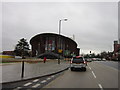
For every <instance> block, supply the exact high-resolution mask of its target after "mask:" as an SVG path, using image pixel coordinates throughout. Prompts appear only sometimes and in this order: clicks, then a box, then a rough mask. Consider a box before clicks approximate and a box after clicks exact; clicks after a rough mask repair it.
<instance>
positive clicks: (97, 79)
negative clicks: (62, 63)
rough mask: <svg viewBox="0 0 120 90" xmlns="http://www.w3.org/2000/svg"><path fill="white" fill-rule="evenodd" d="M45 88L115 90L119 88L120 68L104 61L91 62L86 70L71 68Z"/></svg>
mask: <svg viewBox="0 0 120 90" xmlns="http://www.w3.org/2000/svg"><path fill="white" fill-rule="evenodd" d="M111 63H112V62H111ZM113 64H115V63H113ZM44 88H99V89H100V90H104V89H105V88H113V90H118V89H117V88H118V69H117V68H114V67H112V66H109V65H106V64H103V63H102V62H90V63H88V66H87V71H86V72H83V71H70V69H69V70H68V71H66V72H64V74H62V75H61V76H59V77H58V78H56V79H55V80H54V81H52V82H51V83H49V84H48V85H46V86H45V87H44Z"/></svg>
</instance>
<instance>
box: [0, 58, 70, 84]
mask: <svg viewBox="0 0 120 90" xmlns="http://www.w3.org/2000/svg"><path fill="white" fill-rule="evenodd" d="M21 66H22V63H15V64H9V65H1V66H0V68H2V72H0V73H2V79H1V78H0V80H1V81H2V83H5V82H13V81H18V80H23V79H30V78H34V77H40V76H44V75H49V74H52V73H56V72H59V71H62V70H64V69H66V68H68V67H69V62H68V61H64V60H61V63H60V64H58V60H48V61H47V62H46V63H43V62H39V63H38V62H37V63H25V64H24V67H25V68H24V78H23V79H21V72H22V70H21Z"/></svg>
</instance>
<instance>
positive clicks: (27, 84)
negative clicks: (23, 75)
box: [24, 82, 32, 86]
mask: <svg viewBox="0 0 120 90" xmlns="http://www.w3.org/2000/svg"><path fill="white" fill-rule="evenodd" d="M31 84H32V83H30V82H29V83H26V84H24V86H29V85H31Z"/></svg>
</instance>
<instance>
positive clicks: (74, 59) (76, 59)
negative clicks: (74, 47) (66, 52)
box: [72, 57, 84, 63]
mask: <svg viewBox="0 0 120 90" xmlns="http://www.w3.org/2000/svg"><path fill="white" fill-rule="evenodd" d="M82 62H84V60H83V58H82V57H79V58H73V61H72V63H82Z"/></svg>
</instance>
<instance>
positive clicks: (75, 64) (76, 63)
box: [70, 56, 87, 71]
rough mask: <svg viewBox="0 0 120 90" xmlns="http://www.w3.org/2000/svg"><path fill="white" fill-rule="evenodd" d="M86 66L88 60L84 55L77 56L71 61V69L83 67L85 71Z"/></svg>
mask: <svg viewBox="0 0 120 90" xmlns="http://www.w3.org/2000/svg"><path fill="white" fill-rule="evenodd" d="M86 66H87V62H86V61H85V59H84V57H82V56H76V57H73V58H72V59H71V63H70V69H71V71H73V70H75V69H82V70H83V71H86Z"/></svg>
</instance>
